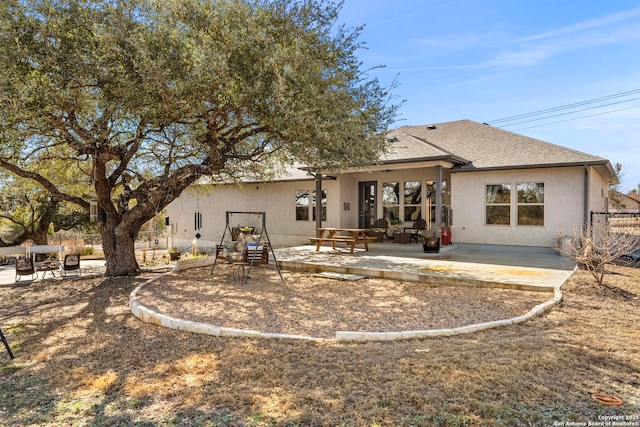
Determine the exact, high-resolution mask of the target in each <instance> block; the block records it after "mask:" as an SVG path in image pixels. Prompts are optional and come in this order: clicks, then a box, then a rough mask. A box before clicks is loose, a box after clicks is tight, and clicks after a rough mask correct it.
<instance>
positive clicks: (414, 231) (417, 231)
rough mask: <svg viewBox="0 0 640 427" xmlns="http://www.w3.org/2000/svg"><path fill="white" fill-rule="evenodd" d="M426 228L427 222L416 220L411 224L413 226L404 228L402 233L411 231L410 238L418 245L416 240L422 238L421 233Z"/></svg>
mask: <svg viewBox="0 0 640 427" xmlns="http://www.w3.org/2000/svg"><path fill="white" fill-rule="evenodd" d="M426 228H427V221H426V220H424V219H417V220H415V221H414V222H413V226H411V227H405V228H404V232H405V233H407V232H408V231H407V230H411V231H409V232H410V233H411V238H412V239H414V240H415V241H416V243H418V239H419V238H420V237H422V231H424V230H425V229H426Z"/></svg>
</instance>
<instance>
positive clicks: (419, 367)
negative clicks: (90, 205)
mask: <svg viewBox="0 0 640 427" xmlns="http://www.w3.org/2000/svg"><path fill="white" fill-rule="evenodd" d="M150 274H151V273H148V274H146V275H145V276H142V277H136V278H121V279H105V278H92V279H87V278H81V279H66V280H64V281H53V280H52V281H45V282H36V283H34V284H31V285H16V286H8V287H0V295H1V297H0V298H1V301H2V304H0V327H1V328H2V330H3V331H4V333H5V335H6V337H7V339H8V340H9V342H10V344H11V347H12V349H13V350H14V352H15V354H16V358H15V359H13V360H9V358H8V357H7V355H6V353H2V348H1V347H0V424H2V425H9V426H14V425H29V426H58V425H99V426H103V425H104V426H107V425H108V426H115V425H117V426H128V425H139V426H174V425H178V426H227V425H228V426H271V425H273V426H373V425H384V426H387V425H388V426H432V425H436V426H438V425H440V426H476V425H477V426H479V425H487V426H502V425H513V426H520V425H532V426H544V425H549V426H552V425H560V423H565V425H567V423H568V422H569V421H571V422H584V423H587V422H591V423H597V422H604V421H606V420H609V421H611V420H616V421H618V422H620V421H625V422H628V423H636V424H627V425H640V344H639V343H640V299H639V296H640V270H638V269H633V268H625V267H612V268H611V271H610V273H609V274H607V276H606V278H605V283H606V284H607V286H597V285H595V284H594V283H593V282H592V281H591V279H590V277H589V276H588V275H587V274H585V273H584V272H577V273H576V274H574V275H573V276H572V278H571V279H570V281H569V282H568V283H567V284H566V285H565V286H564V287H563V291H564V294H565V297H564V301H563V303H562V304H561V305H560V306H558V307H555V308H554V309H552V310H551V311H550V312H549V313H547V314H546V315H544V316H542V317H539V318H536V319H533V320H531V321H529V322H526V323H524V324H520V325H514V326H509V327H503V328H498V329H493V330H488V331H483V332H479V333H473V334H467V335H461V336H456V337H446V338H433V339H426V340H410V341H400V342H382V343H335V342H306V341H305V342H300V341H288V340H280V339H249V338H243V339H239V338H224V337H211V336H204V335H197V334H190V333H184V332H178V331H174V330H169V329H163V328H160V327H158V326H154V325H149V324H145V323H142V322H141V321H139V320H137V319H136V318H134V317H133V316H132V315H131V314H130V312H129V310H128V302H129V294H130V293H131V291H132V290H133V289H134V288H135V287H136V286H137V285H139V284H140V283H142V282H144V281H145V280H147V279H148V278H149V277H150ZM198 274H203V273H202V272H194V271H191V272H190V271H187V272H184V273H183V275H184V276H183V277H181V276H176V277H171V276H167V277H166V280H165V279H162V280H165V281H164V282H162V281H160V282H158V284H157V285H154V286H158V290H161V291H162V292H163V293H164V296H166V297H168V298H172V300H171V301H170V302H172V303H173V305H175V306H178V307H185V303H188V304H197V303H198V301H197V300H198V298H197V296H198V295H197V292H201V288H198V287H197V286H195V283H197V282H198V280H196V279H197V275H198ZM265 274H267V273H265ZM296 274H297V273H290V272H285V278H286V279H287V283H288V286H292V287H293V286H294V285H296V284H297V283H299V282H301V280H298V279H295V280H294V278H295V277H296ZM183 279H186V280H183ZM267 280H268V281H269V282H270V283H269V285H268V286H267V285H263V287H262V288H261V289H258V290H256V289H254V288H252V286H261V285H259V284H257V282H254V284H253V285H252V284H251V282H250V284H249V285H247V287H246V288H242V289H241V288H239V287H236V286H235V285H234V284H233V283H231V282H229V283H226V284H221V283H217V286H219V287H220V289H218V290H216V291H212V290H211V289H208V293H210V292H213V295H214V296H215V298H214V299H210V301H212V303H213V305H211V306H210V307H207V308H206V309H202V312H198V310H196V309H193V308H192V309H190V310H189V311H188V313H189V315H193V316H214V317H208V318H212V319H213V320H215V321H220V322H222V321H229V319H230V317H233V316H235V315H233V316H230V315H229V314H230V312H231V313H233V312H243V313H245V314H246V319H245V320H244V321H246V322H255V320H256V316H255V315H252V314H251V313H252V311H253V312H255V311H256V310H258V311H259V312H260V313H261V316H260V317H261V318H262V322H263V323H261V324H264V325H269V327H270V328H279V330H280V331H285V330H291V331H296V332H303V331H305V330H308V331H313V333H314V334H318V335H328V334H330V331H332V330H334V329H342V328H343V326H344V328H345V329H351V328H352V327H353V325H355V324H356V323H357V322H359V324H360V325H366V326H367V327H372V328H375V329H379V328H380V327H381V325H382V326H386V325H388V326H389V327H390V328H404V327H408V326H411V325H416V322H417V323H418V324H419V325H422V326H421V328H422V327H430V325H433V326H435V327H438V324H437V323H433V324H432V323H430V322H432V321H433V319H434V318H436V317H448V318H455V317H466V316H469V314H468V313H469V312H477V313H481V314H479V316H483V315H486V313H487V312H490V313H492V314H491V315H490V316H489V317H491V316H493V313H494V312H496V313H497V314H496V315H497V316H498V317H502V316H504V315H505V314H508V313H513V312H518V314H521V313H520V312H521V310H522V309H523V308H525V309H526V307H525V306H526V305H528V304H525V306H523V305H521V301H520V300H521V299H522V297H521V296H517V295H516V294H509V295H510V296H511V295H513V298H509V304H506V305H505V304H500V303H499V301H500V300H501V298H499V297H497V295H499V294H498V292H511V291H497V290H482V292H479V291H478V290H475V289H474V290H469V289H466V288H444V289H443V288H433V287H428V286H425V285H421V286H417V285H416V284H413V283H406V282H391V281H378V280H375V281H373V280H367V281H366V283H365V282H362V283H361V284H362V285H366V286H361V284H357V285H354V283H353V282H336V281H326V279H315V278H314V279H310V278H308V280H309V282H308V283H307V285H306V287H305V286H302V287H301V288H305V289H306V291H305V293H304V294H305V295H307V297H309V296H310V295H314V297H315V298H318V299H317V300H309V301H306V300H305V299H304V298H301V299H295V300H294V299H289V300H287V299H286V298H293V297H292V295H294V294H291V293H290V292H291V290H286V291H284V290H283V289H280V290H279V292H274V289H278V288H277V287H278V286H280V285H278V282H279V279H278V278H277V276H275V278H274V277H267ZM172 281H173V282H172ZM356 283H357V282H356ZM354 286H355V287H354ZM169 289H172V290H174V291H175V292H169ZM356 289H358V290H357V291H356ZM250 290H253V292H249V291H250ZM318 290H321V291H323V292H322V293H319V292H315V291H318ZM465 290H466V291H469V294H472V295H474V296H473V297H465V295H464V293H465V292H464V291H465ZM365 291H366V292H369V293H367V294H364V293H362V292H365ZM477 291H478V293H477V294H476V292H477ZM243 292H247V293H245V294H243ZM258 292H261V294H260V298H256V293H258ZM493 292H496V293H495V294H493ZM526 294H527V295H531V294H529V293H526ZM323 295H326V296H323ZM351 295H355V296H353V297H351ZM363 295H366V297H364V296H363ZM531 296H532V297H540V296H541V295H536V294H533V295H531ZM193 297H196V298H193ZM378 297H379V298H378ZM192 299H196V301H195V302H191V300H192ZM220 299H223V300H225V302H224V304H222V305H217V304H218V303H219V302H220V301H219V300H220ZM277 300H280V304H281V305H280V306H282V305H283V304H284V305H285V306H286V307H287V310H288V311H287V313H290V312H291V311H292V310H295V311H296V313H295V317H296V318H300V317H301V316H300V315H308V316H307V317H306V319H307V320H305V321H304V322H298V323H295V322H288V321H277V320H276V318H277V316H278V310H274V309H273V301H277ZM389 300H390V301H389ZM265 301H266V303H265ZM385 301H386V302H385ZM452 301H456V303H452ZM429 302H431V304H432V307H429ZM150 303H151V301H150ZM156 303H158V304H159V302H156ZM412 303H415V304H416V305H419V306H420V308H419V309H418V310H416V312H415V313H414V312H412ZM187 306H188V305H187ZM316 306H318V307H316ZM196 307H198V306H197V305H196ZM363 307H364V308H363ZM469 307H485V308H487V309H486V310H480V309H476V308H473V309H470V308H469ZM456 308H457V310H456ZM465 308H467V311H465ZM334 309H335V310H337V311H340V312H346V314H344V313H343V314H342V315H341V316H342V317H341V318H340V319H333V318H330V319H329V320H327V321H328V322H335V323H336V325H337V324H338V323H339V322H343V324H342V325H339V326H331V327H326V325H324V324H318V323H319V322H318V321H317V320H314V321H310V320H308V319H316V318H318V317H320V316H315V314H320V315H328V314H330V313H331V312H332V311H334ZM216 310H217V311H216ZM380 310H389V313H390V314H389V315H388V316H379V315H377V314H375V313H377V312H379V311H380ZM428 310H431V311H428ZM221 311H225V312H226V313H227V314H226V315H225V314H224V313H222V315H221V314H215V313H219V312H221ZM405 312H407V313H409V314H408V315H407V316H406V319H405V320H401V319H403V316H404V313H405ZM423 312H424V313H430V314H429V315H425V316H424V317H423V318H422V319H421V318H420V316H419V313H423ZM185 313H187V311H186V310H185ZM463 313H466V314H463ZM312 315H314V316H312ZM215 316H218V317H217V318H216V317H215ZM238 317H239V316H235V317H233V322H234V324H237V323H235V322H238V321H240V320H242V319H238ZM302 317H304V316H302ZM292 318H293V315H292ZM358 318H360V320H354V319H358ZM467 318H468V317H467ZM449 320H450V321H451V322H455V321H457V320H455V321H454V320H451V319H449ZM465 321H466V319H465ZM354 322H356V323H354ZM402 322H406V323H402ZM249 325H253V323H247V326H249ZM370 325H374V326H370ZM238 326H240V327H242V326H241V325H238ZM306 328H308V329H306ZM310 333H311V332H310ZM595 392H603V393H607V394H611V395H615V396H617V397H619V398H620V399H622V400H623V402H624V403H623V404H622V405H621V406H617V407H609V406H605V405H602V404H599V403H596V402H595V401H594V400H593V399H592V398H591V394H592V393H595ZM607 417H609V418H607ZM611 417H616V418H611ZM554 423H555V424H554ZM619 425H622V424H619Z"/></svg>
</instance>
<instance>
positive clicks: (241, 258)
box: [216, 245, 269, 265]
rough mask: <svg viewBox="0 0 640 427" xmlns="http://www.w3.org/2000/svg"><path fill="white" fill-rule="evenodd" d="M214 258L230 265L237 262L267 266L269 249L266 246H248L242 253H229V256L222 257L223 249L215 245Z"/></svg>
mask: <svg viewBox="0 0 640 427" xmlns="http://www.w3.org/2000/svg"><path fill="white" fill-rule="evenodd" d="M234 254H235V255H234ZM216 258H218V259H220V260H223V261H227V262H230V263H232V264H233V263H238V262H243V263H246V264H252V265H256V264H269V248H268V247H267V245H260V246H255V245H249V246H247V247H246V248H245V249H244V250H243V251H242V252H231V254H230V255H224V247H223V246H222V245H217V246H216Z"/></svg>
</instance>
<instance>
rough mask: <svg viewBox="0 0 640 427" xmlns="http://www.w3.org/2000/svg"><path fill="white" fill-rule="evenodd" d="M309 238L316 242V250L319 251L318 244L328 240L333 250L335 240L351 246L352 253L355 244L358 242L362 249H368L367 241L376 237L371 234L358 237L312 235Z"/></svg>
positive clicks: (373, 240) (374, 239)
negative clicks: (362, 246)
mask: <svg viewBox="0 0 640 427" xmlns="http://www.w3.org/2000/svg"><path fill="white" fill-rule="evenodd" d="M310 240H311V243H315V244H316V251H320V245H322V244H323V243H325V242H330V243H331V248H332V249H334V250H335V249H336V242H338V243H346V244H347V246H349V247H350V248H351V253H353V250H354V248H355V246H356V245H358V244H363V245H364V249H365V250H366V251H368V250H369V242H375V241H376V240H377V238H376V237H373V236H368V237H360V238H357V239H356V238H354V237H350V236H333V237H312V238H311V239H310Z"/></svg>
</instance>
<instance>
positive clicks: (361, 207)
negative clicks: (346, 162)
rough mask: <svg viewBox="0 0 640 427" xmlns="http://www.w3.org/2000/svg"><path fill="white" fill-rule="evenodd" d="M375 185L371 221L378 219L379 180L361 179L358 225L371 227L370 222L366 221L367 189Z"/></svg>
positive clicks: (359, 184) (359, 183)
mask: <svg viewBox="0 0 640 427" xmlns="http://www.w3.org/2000/svg"><path fill="white" fill-rule="evenodd" d="M371 187H373V218H372V219H371V223H373V221H375V220H376V215H377V214H378V181H359V182H358V227H359V228H369V224H367V223H366V222H365V219H366V215H365V194H366V193H365V190H366V189H367V188H371Z"/></svg>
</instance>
